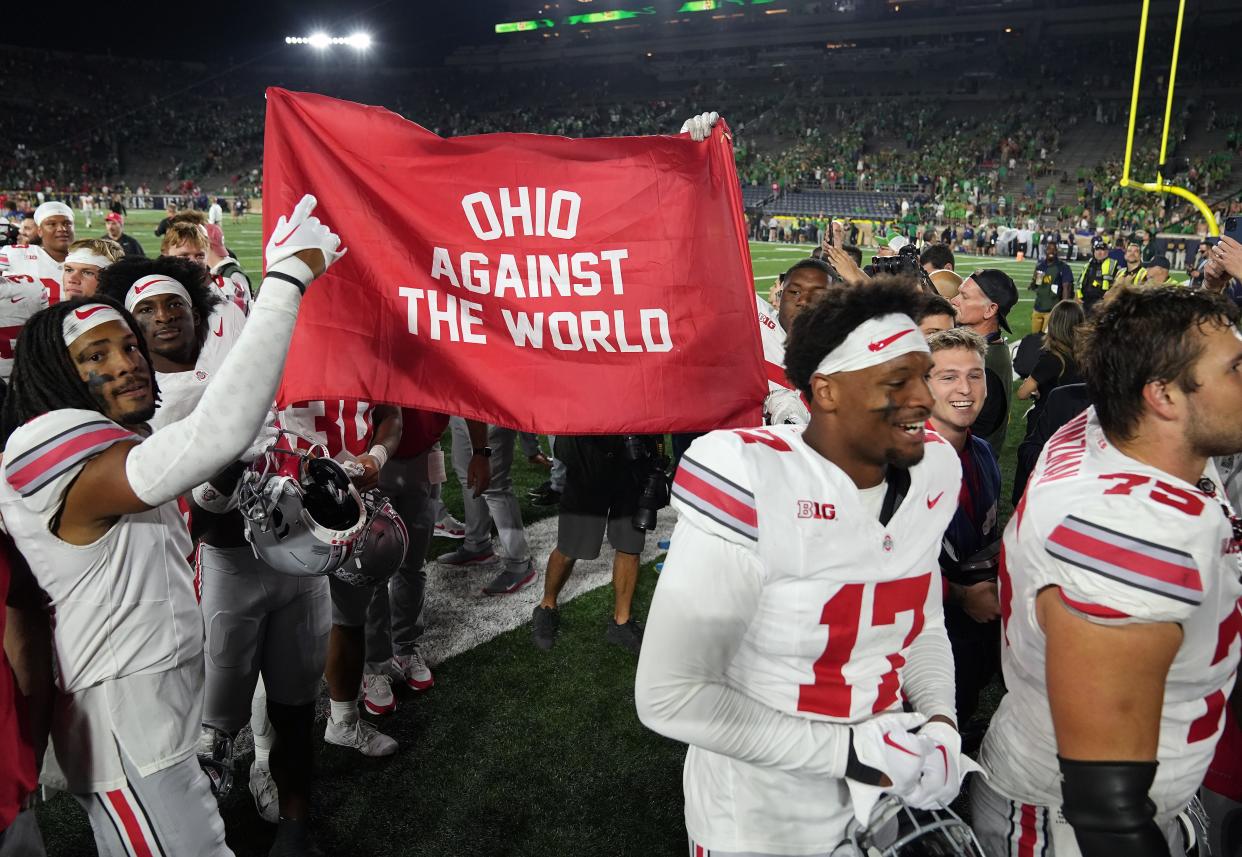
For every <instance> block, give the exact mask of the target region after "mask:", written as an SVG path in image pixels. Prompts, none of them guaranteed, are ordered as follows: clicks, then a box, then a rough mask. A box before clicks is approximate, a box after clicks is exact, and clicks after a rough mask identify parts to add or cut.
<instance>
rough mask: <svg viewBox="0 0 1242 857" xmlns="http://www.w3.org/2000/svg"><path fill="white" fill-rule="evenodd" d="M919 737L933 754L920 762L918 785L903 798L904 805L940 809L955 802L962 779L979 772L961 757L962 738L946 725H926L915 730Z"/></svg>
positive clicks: (972, 764)
mask: <svg viewBox="0 0 1242 857" xmlns="http://www.w3.org/2000/svg"><path fill="white" fill-rule="evenodd" d="M919 737H920V738H923V739H926V740H928V741H931V742H932V747H933V751H932V752H931V753H930V754H928V755H927V756H926V757H925V758H924V759H923V771H922V773H921V774H920V776H919V781H918V784H917V785H916V786H915V787H914V788H913V789H912V790H911V791H910V792H909V794H907V795H905V796H904V798H905V802H906V805H907V806H912V807H914V808H915V809H944V808H945V807H947V806H948V805H949V804H951V803H953V801H954V800H955V799H956V798H957V794H958V792H960V791H961V790H962V780H964V779H966V775H967V774H969V773H971V772H972V771H981V770H983V769H982V768H980V767H979V766H978V765H976V764H975V763H974V761H973V760H972V759H971V758H970V757H969V756H963V755H962V736H961V735H960V734H959V733H958V731H957V730H956V729H954V728H953V727H952V726H950V725H949V724H947V723H941V722H938V721H937V722H934V723H928V724H927V725H926V726H924V727H923V728H922V729H920V730H919Z"/></svg>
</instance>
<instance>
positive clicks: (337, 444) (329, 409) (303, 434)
mask: <svg viewBox="0 0 1242 857" xmlns="http://www.w3.org/2000/svg"><path fill="white" fill-rule="evenodd" d="M374 411H375V406H374V405H372V404H370V403H368V402H359V401H356V400H353V399H345V400H335V401H327V402H322V401H321V402H296V403H294V404H293V405H290V406H289V407H287V408H285V409H284V410H282V411H281V412H280V415H279V425H280V427H281V428H283V429H286V430H288V431H291V432H293V433H294V434H296V435H297V436H298V440H297V441H296V446H297V448H300V449H307V448H308V446H309V444H308V443H307V441H310V442H311V443H318V444H321V445H323V446H324V447H326V448H327V450H328V455H329V456H331V457H332V458H334V459H336V460H337V461H340V462H342V463H343V462H346V461H353V460H354V459H355V458H357V457H358V456H360V455H364V454H366V453H367V452H369V451H370V449H371V438H372V437H373V436H374V434H375V425H374V417H373V414H374ZM279 445H280V446H282V447H285V448H287V447H288V446H289V445H290V438H289V437H288V436H287V435H282V436H281V439H280V444H279Z"/></svg>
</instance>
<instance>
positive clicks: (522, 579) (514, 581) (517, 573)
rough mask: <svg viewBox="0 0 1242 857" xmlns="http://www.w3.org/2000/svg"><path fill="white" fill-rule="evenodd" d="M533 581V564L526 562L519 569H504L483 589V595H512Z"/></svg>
mask: <svg viewBox="0 0 1242 857" xmlns="http://www.w3.org/2000/svg"><path fill="white" fill-rule="evenodd" d="M534 579H535V564H534V563H533V562H528V563H527V564H526V565H524V566H522V567H520V568H506V569H505V570H504V571H502V572H500V574H498V575H496V576H495V577H494V578H492V582H491V583H489V584H487V586H484V587H483V594H484V595H512V594H513V593H514V592H517V591H518V590H519V589H521V588H523V587H525V586H528V585H529V584H530V582H531V581H532V580H534Z"/></svg>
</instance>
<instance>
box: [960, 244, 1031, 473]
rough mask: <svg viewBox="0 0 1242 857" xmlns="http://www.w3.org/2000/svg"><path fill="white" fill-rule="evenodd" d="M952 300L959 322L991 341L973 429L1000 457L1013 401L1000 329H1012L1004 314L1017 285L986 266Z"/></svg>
mask: <svg viewBox="0 0 1242 857" xmlns="http://www.w3.org/2000/svg"><path fill="white" fill-rule="evenodd" d="M950 303H951V304H953V310H954V312H956V313H957V323H958V324H959V325H960V326H962V327H968V328H970V329H971V330H973V331H974V332H975V333H977V334H979V335H980V336H982V337H983V338H984V339H986V340H987V343H988V352H987V356H986V357H985V358H984V362H983V366H984V375H985V377H986V379H987V390H988V393H987V399H986V400H985V401H984V403H983V410H982V411H980V412H979V418H978V419H977V420H975V424H974V426H973V429H972V430H973V431H974V433H975V434H976V435H977V436H979V437H982V438H983V439H984V440H986V441H987V442H988V443H990V444H991V445H992V451H993V452H995V453H996V457H997V459H999V458H1000V455H1001V451H1002V450H1003V449H1004V447H1005V434H1006V433H1007V432H1008V430H1009V411H1010V409H1011V405H1012V403H1013V358H1012V357H1011V356H1010V354H1009V346H1008V345H1007V344H1006V343H1005V338H1004V337H1003V336H1002V335H1001V330H1004V331H1005V332H1006V333H1012V332H1013V331H1012V330H1010V329H1009V323H1008V322H1007V321H1006V320H1005V317H1006V316H1007V315H1009V311H1010V310H1012V309H1013V308H1014V307H1015V306H1017V304H1018V289H1017V287H1016V286H1014V284H1013V280H1011V279H1010V278H1009V275H1008V274H1006V273H1005V272H1004V271H1001V270H1000V269H998V268H985V269H984V270H982V271H976V272H975V273H974V274H972V275H971V276H970V277H968V278H967V279H966V280H964V281H963V282H962V287H961V289H960V290H959V291H958V293H957V296H956V297H954V298H953V300H951V301H950Z"/></svg>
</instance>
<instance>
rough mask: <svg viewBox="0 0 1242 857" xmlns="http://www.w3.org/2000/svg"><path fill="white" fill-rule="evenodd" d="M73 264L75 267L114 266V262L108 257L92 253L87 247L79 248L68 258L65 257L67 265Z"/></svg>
mask: <svg viewBox="0 0 1242 857" xmlns="http://www.w3.org/2000/svg"><path fill="white" fill-rule="evenodd" d="M70 262H72V263H73V264H75V265H94V266H96V267H97V268H106V267H108V266H109V265H111V264H112V260H111V259H109V258H108V257H107V256H100V255H99V254H98V253H92V252H91V251H90V250H87V249H86V248H85V247H79V248H78V249H77V250H74V251H73V252H72V253H70V254H69V255H68V256H66V257H65V264H66V265H68V264H69V263H70Z"/></svg>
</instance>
